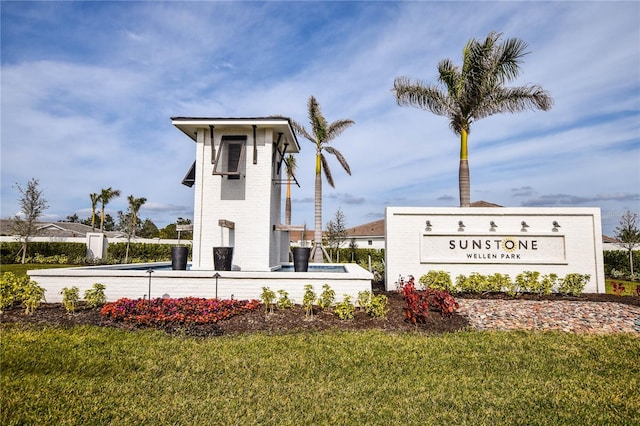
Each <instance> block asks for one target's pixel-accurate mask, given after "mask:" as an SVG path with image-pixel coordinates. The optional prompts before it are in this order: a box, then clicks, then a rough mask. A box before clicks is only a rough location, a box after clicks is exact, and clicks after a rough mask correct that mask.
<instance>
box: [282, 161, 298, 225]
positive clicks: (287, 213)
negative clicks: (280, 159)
mask: <svg viewBox="0 0 640 426" xmlns="http://www.w3.org/2000/svg"><path fill="white" fill-rule="evenodd" d="M284 165H285V167H286V172H287V199H286V204H285V208H284V217H285V223H286V224H287V225H291V178H292V177H293V174H294V172H295V171H296V168H297V167H298V165H297V164H296V157H294V156H293V155H292V154H289V155H287V156H286V157H285V159H284Z"/></svg>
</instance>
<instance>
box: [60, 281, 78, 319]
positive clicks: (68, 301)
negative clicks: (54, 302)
mask: <svg viewBox="0 0 640 426" xmlns="http://www.w3.org/2000/svg"><path fill="white" fill-rule="evenodd" d="M60 294H61V295H62V304H63V305H64V309H65V310H66V311H67V313H74V312H75V311H76V308H77V307H78V301H79V300H80V290H79V289H78V287H76V286H73V287H71V288H67V287H65V288H63V289H62V291H61V292H60Z"/></svg>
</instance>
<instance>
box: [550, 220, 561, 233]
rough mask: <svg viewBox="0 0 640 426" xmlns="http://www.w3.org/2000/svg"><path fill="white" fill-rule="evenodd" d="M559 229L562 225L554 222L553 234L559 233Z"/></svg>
mask: <svg viewBox="0 0 640 426" xmlns="http://www.w3.org/2000/svg"><path fill="white" fill-rule="evenodd" d="M558 228H560V224H559V223H558V221H557V220H554V221H553V229H552V231H553V232H558Z"/></svg>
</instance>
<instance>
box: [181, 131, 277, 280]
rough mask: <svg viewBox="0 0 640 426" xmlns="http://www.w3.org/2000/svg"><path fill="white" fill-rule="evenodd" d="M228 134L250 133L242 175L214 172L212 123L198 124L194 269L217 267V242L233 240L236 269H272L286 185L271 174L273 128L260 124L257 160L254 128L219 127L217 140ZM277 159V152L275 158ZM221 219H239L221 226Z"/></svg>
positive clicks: (226, 242)
mask: <svg viewBox="0 0 640 426" xmlns="http://www.w3.org/2000/svg"><path fill="white" fill-rule="evenodd" d="M225 135H246V136H247V141H246V146H245V156H244V170H245V175H244V176H241V177H240V179H237V180H230V179H228V177H227V176H220V175H213V174H212V170H213V164H211V160H210V159H211V139H210V133H209V129H204V128H202V129H198V132H197V143H196V183H195V191H194V222H193V230H194V239H193V241H194V247H193V266H192V269H194V270H212V269H213V268H214V263H213V247H218V246H233V247H234V253H233V269H234V270H243V271H267V270H269V269H270V268H272V267H275V266H278V265H279V264H280V252H281V236H280V235H279V234H280V233H279V232H276V231H274V230H273V225H275V224H279V223H280V215H281V212H280V210H281V201H280V199H281V192H282V189H281V186H280V185H279V184H278V183H275V182H274V180H273V179H272V168H273V167H274V164H273V162H272V160H274V156H273V145H272V143H273V137H274V135H273V130H272V129H269V128H258V129H257V130H256V149H257V164H254V163H253V129H252V128H251V127H250V126H249V127H247V126H244V127H235V128H221V129H219V128H216V130H215V135H214V139H215V144H216V145H215V146H216V150H218V149H220V148H219V145H220V141H221V139H222V137H223V136H225ZM276 159H277V158H276ZM219 220H228V221H231V222H233V223H234V224H235V228H234V229H232V230H230V229H227V228H221V227H220V226H219V225H218V223H219Z"/></svg>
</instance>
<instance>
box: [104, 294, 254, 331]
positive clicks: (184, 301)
mask: <svg viewBox="0 0 640 426" xmlns="http://www.w3.org/2000/svg"><path fill="white" fill-rule="evenodd" d="M259 307H260V301H259V300H220V299H204V298H196V297H185V298H180V299H161V298H158V299H153V300H151V301H149V300H146V299H138V300H132V299H126V298H125V299H119V300H117V301H115V302H112V303H107V304H105V305H104V306H103V307H102V309H101V311H100V313H101V314H102V315H104V316H107V317H111V318H112V319H114V320H118V321H131V322H137V323H138V324H147V325H152V324H168V323H175V322H177V323H185V324H189V323H191V324H207V323H215V322H218V321H221V320H224V319H227V318H231V317H232V316H234V315H239V314H242V313H244V312H246V311H251V310H254V309H258V308H259Z"/></svg>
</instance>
